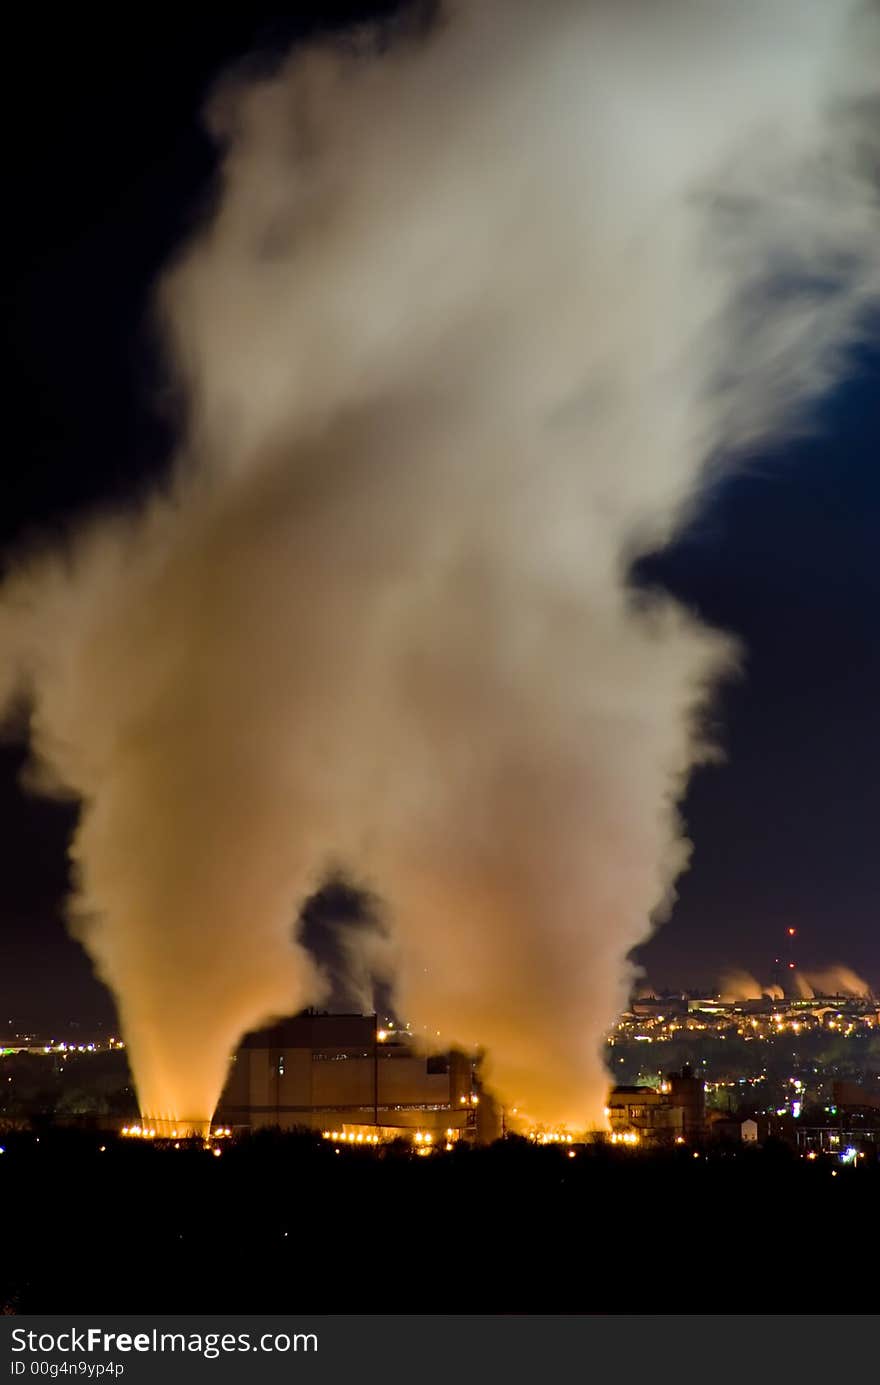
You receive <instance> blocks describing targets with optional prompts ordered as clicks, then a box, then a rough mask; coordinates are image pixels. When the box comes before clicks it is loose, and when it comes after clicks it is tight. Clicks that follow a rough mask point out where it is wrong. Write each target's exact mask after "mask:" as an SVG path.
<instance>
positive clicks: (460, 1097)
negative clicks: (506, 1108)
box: [217, 1015, 494, 1135]
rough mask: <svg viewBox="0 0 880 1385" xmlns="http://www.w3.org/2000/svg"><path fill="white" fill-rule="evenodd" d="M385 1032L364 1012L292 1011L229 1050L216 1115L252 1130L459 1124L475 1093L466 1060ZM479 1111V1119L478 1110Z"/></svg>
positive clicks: (466, 1115)
mask: <svg viewBox="0 0 880 1385" xmlns="http://www.w3.org/2000/svg"><path fill="white" fill-rule="evenodd" d="M384 1033H385V1031H382V1030H377V1029H376V1024H375V1019H374V1017H373V1016H370V1015H366V1016H365V1015H298V1016H296V1017H294V1018H292V1019H288V1020H283V1021H282V1022H281V1023H280V1024H276V1025H275V1026H273V1027H272V1028H271V1029H264V1030H261V1031H259V1032H258V1033H255V1034H249V1035H248V1036H247V1037H246V1038H245V1040H244V1041H243V1043H242V1044H241V1047H240V1048H239V1050H238V1052H237V1054H236V1055H235V1058H234V1059H233V1062H232V1066H231V1069H230V1074H229V1079H228V1081H227V1084H226V1088H225V1090H224V1093H223V1096H222V1098H221V1101H220V1106H219V1108H218V1116H217V1119H218V1120H222V1121H224V1122H225V1123H227V1124H229V1125H232V1126H234V1127H235V1126H238V1127H242V1126H247V1127H250V1128H252V1129H257V1128H259V1127H261V1126H279V1127H281V1128H282V1129H292V1128H293V1127H295V1126H308V1127H310V1128H312V1129H324V1128H326V1127H327V1126H328V1125H338V1126H340V1127H341V1126H343V1125H371V1126H379V1127H382V1128H383V1129H384V1130H385V1131H387V1130H388V1129H392V1128H400V1129H401V1130H404V1131H406V1130H412V1129H421V1130H436V1131H438V1132H444V1131H446V1130H447V1129H448V1128H449V1127H450V1126H451V1127H453V1128H454V1129H455V1130H456V1131H462V1132H464V1131H465V1130H466V1128H468V1121H469V1115H470V1118H471V1119H472V1118H473V1117H472V1113H473V1110H474V1107H473V1103H472V1098H473V1097H474V1096H475V1095H476V1094H477V1093H476V1087H475V1076H474V1073H473V1070H472V1065H471V1063H470V1062H469V1061H468V1059H467V1058H466V1057H465V1056H464V1055H462V1054H457V1053H451V1054H448V1055H447V1054H444V1055H438V1056H435V1057H428V1058H426V1057H425V1056H424V1055H423V1054H418V1053H414V1052H413V1051H412V1050H411V1048H410V1047H409V1045H408V1043H407V1042H405V1041H401V1040H400V1039H399V1038H398V1036H397V1035H394V1034H387V1035H386V1036H385V1038H384V1039H383V1038H382V1037H380V1036H381V1035H383V1034H384ZM480 1118H481V1121H480V1123H481V1127H482V1125H483V1124H484V1120H485V1118H484V1117H483V1113H482V1112H480ZM479 1133H481V1134H482V1129H481V1131H480V1132H479ZM491 1133H494V1132H490V1135H491Z"/></svg>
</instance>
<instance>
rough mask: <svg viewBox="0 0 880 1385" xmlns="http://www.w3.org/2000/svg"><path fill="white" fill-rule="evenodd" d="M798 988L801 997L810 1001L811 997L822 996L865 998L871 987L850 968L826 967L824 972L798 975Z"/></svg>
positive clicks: (868, 994)
mask: <svg viewBox="0 0 880 1385" xmlns="http://www.w3.org/2000/svg"><path fill="white" fill-rule="evenodd" d="M797 979H798V986H799V988H800V992H801V995H803V996H804V998H805V999H807V1000H812V998H813V996H817V995H818V996H822V995H846V996H854V997H862V998H864V997H866V996H870V994H871V987H870V986H869V985H868V983H867V981H863V980H862V978H861V977H860V976H857V975H856V973H855V972H854V971H853V970H852V968H851V967H844V966H840V965H837V966H833V967H826V968H825V970H824V971H811V972H808V973H807V974H806V976H801V975H798V978H797Z"/></svg>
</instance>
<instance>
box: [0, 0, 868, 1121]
mask: <svg viewBox="0 0 880 1385" xmlns="http://www.w3.org/2000/svg"><path fill="white" fill-rule="evenodd" d="M858 9H860V7H858V6H857V5H856V4H852V5H850V4H847V3H841V4H836V5H829V4H828V0H760V2H759V0H742V2H741V3H737V4H735V5H734V4H730V3H728V2H727V0H724V3H721V0H717V3H716V0H709V3H706V4H704V5H693V4H691V3H690V2H689V0H667V2H666V3H665V4H663V5H662V6H661V5H658V4H657V3H656V0H632V3H628V4H625V5H623V4H620V3H618V0H613V3H612V0H578V2H577V3H574V0H545V3H543V4H540V5H539V4H535V3H533V0H504V2H503V3H502V0H497V3H493V0H486V2H485V3H477V2H475V3H470V4H456V5H452V6H451V7H450V15H449V17H448V22H445V21H442V22H440V23H438V24H437V25H436V26H435V27H434V29H433V30H432V31H431V32H430V33H429V34H427V35H421V36H413V35H407V34H403V35H402V36H399V37H398V38H397V40H396V41H395V42H394V43H392V44H391V45H390V46H388V47H387V48H384V49H381V50H380V48H379V47H377V48H376V49H375V50H371V51H368V49H369V45H359V46H349V47H348V48H347V50H346V51H345V52H344V53H343V52H336V51H332V50H330V49H329V48H325V49H323V50H311V51H307V52H299V53H296V54H294V55H293V56H292V57H291V58H290V59H289V60H288V61H287V62H286V63H283V64H281V66H280V67H279V69H278V70H277V71H276V72H274V73H273V74H271V75H269V76H265V77H262V78H258V79H256V80H253V81H245V82H244V83H242V82H240V81H238V80H231V81H230V82H228V83H226V84H222V85H221V87H220V89H219V90H218V93H217V94H216V96H215V98H214V100H213V102H212V106H211V111H210V117H209V118H210V123H211V126H212V129H213V131H214V133H215V135H216V137H217V138H218V139H219V140H221V141H222V143H223V146H224V151H225V152H224V160H223V169H222V177H221V185H220V188H219V194H218V198H217V202H216V209H215V211H214V212H213V213H212V216H211V218H210V220H209V222H208V224H206V225H205V226H204V227H203V228H202V229H201V230H200V231H199V232H198V234H197V235H196V236H195V237H194V238H193V240H192V243H191V244H190V245H189V246H188V247H187V248H186V249H185V251H184V253H183V254H182V255H181V257H180V258H179V259H178V261H177V262H176V263H175V264H174V265H173V266H172V267H171V269H170V270H169V272H168V274H167V275H166V277H165V279H164V282H163V284H162V285H161V289H160V294H159V300H160V314H161V317H162V319H163V323H164V326H165V329H166V332H167V338H168V342H169V352H170V354H171V356H172V357H173V359H174V361H175V362H176V364H177V367H178V370H179V374H180V377H181V381H182V383H183V386H184V388H185V389H186V390H187V391H188V396H189V411H188V425H187V432H186V436H185V437H184V438H182V440H181V445H180V456H179V459H178V463H177V466H176V468H175V471H174V479H173V482H172V483H171V485H170V487H169V489H168V490H167V491H166V492H164V493H163V494H161V495H156V496H155V497H153V498H152V500H150V501H149V503H147V504H146V505H144V506H143V507H141V508H137V509H132V510H131V511H130V512H126V513H124V514H120V515H118V516H115V517H109V518H108V517H106V516H100V517H97V518H96V519H95V520H94V521H93V522H92V523H90V524H89V525H87V526H86V527H84V528H83V529H82V530H81V531H80V532H79V533H77V534H75V535H74V536H73V537H72V538H71V540H70V542H69V543H68V544H66V545H65V546H64V549H63V551H60V552H59V551H48V552H45V553H36V554H32V555H27V554H25V555H22V556H21V558H20V561H19V562H18V564H17V567H16V568H15V570H14V571H13V572H12V573H11V575H10V576H9V578H8V580H7V582H6V584H5V587H4V588H3V591H2V599H0V648H2V652H3V656H4V657H3V660H2V661H0V667H2V668H3V670H4V676H5V677H6V679H7V685H6V686H5V688H3V689H0V693H2V695H3V701H6V702H9V703H11V702H12V701H13V700H14V699H15V698H16V697H17V696H18V695H20V694H23V695H24V696H25V697H26V698H27V699H28V702H29V705H30V706H31V708H32V718H31V724H30V735H31V742H32V747H33V758H34V763H35V767H36V769H35V786H36V787H41V788H42V789H44V790H45V791H48V792H53V791H57V792H65V793H68V794H72V795H74V796H76V797H77V798H78V799H79V800H80V801H81V803H82V812H81V817H80V822H79V827H78V830H77V833H76V837H75V840H74V842H73V845H72V855H73V859H74V862H75V866H76V892H75V897H74V899H73V901H72V905H71V915H72V918H73V923H74V927H75V928H76V930H77V933H78V936H80V937H81V938H82V940H83V943H84V945H85V946H86V947H87V948H88V950H89V952H90V953H91V955H92V957H93V958H94V959H95V963H96V966H97V968H98V970H99V972H100V975H101V976H102V977H103V979H104V980H105V981H106V982H107V984H108V985H110V986H111V987H112V989H113V991H114V993H115V995H116V998H117V1001H118V1005H119V1012H120V1018H121V1023H122V1026H123V1029H124V1033H125V1037H126V1040H127V1043H128V1051H129V1055H130V1058H131V1062H132V1065H133V1070H134V1074H135V1080H136V1083H137V1088H138V1093H139V1098H140V1103H141V1107H142V1109H143V1110H144V1111H145V1112H147V1113H148V1114H149V1116H150V1117H151V1119H153V1118H155V1120H156V1121H161V1120H164V1119H168V1120H173V1121H174V1122H176V1123H189V1122H196V1123H198V1124H199V1125H201V1126H204V1124H205V1123H206V1122H207V1121H208V1119H209V1117H210V1115H211V1113H212V1111H213V1109H214V1106H215V1103H216V1101H217V1098H218V1094H219V1092H220V1089H221V1087H222V1084H223V1080H224V1076H225V1072H226V1067H227V1063H228V1060H229V1055H230V1053H231V1052H232V1050H233V1049H234V1047H235V1045H236V1043H237V1041H238V1039H239V1037H240V1035H241V1034H242V1032H243V1031H245V1030H247V1029H248V1028H251V1027H253V1026H255V1025H256V1024H258V1023H260V1022H262V1021H264V1020H267V1019H268V1018H270V1017H271V1016H273V1015H277V1014H281V1013H289V1012H291V1011H293V1010H296V1009H297V1008H299V1007H301V1006H303V1005H304V1004H306V1003H309V1002H314V1001H318V1000H320V998H321V994H322V984H323V983H322V980H321V978H320V977H319V976H318V975H317V973H316V971H315V968H314V966H313V964H312V963H311V961H310V960H309V958H308V956H307V955H306V953H305V951H304V950H303V949H302V948H301V947H300V946H299V944H298V943H296V942H295V941H293V940H292V939H291V936H290V932H291V923H292V920H293V919H294V918H295V917H296V913H297V909H298V907H299V905H300V904H301V902H302V900H303V899H304V898H305V897H306V896H307V895H308V894H309V893H310V892H311V890H312V889H313V888H314V887H315V885H316V884H317V883H318V882H319V880H320V879H321V878H322V876H323V874H324V872H325V871H326V870H327V869H328V868H329V867H331V866H334V865H336V864H338V863H342V864H343V865H345V866H346V867H348V868H349V869H350V870H351V871H352V872H353V873H354V874H355V875H356V876H357V877H358V878H360V879H363V880H365V881H366V882H367V884H368V885H369V886H370V887H371V888H372V889H373V890H374V891H375V892H377V893H378V894H380V895H381V896H382V897H383V899H384V900H385V901H386V903H387V907H388V911H389V925H390V930H391V942H390V946H389V950H388V955H387V957H386V958H385V964H386V966H387V968H388V969H389V971H392V972H393V975H394V979H395V984H396V987H397V994H398V1003H399V1006H400V1008H401V1010H402V1012H403V1013H404V1014H406V1015H408V1016H411V1017H413V1018H414V1019H416V1018H417V1019H418V1021H419V1022H420V1023H424V1024H425V1025H426V1026H427V1027H428V1029H429V1030H430V1031H431V1032H432V1033H437V1032H439V1034H440V1036H441V1040H440V1041H442V1042H448V1043H452V1042H454V1043H458V1044H461V1045H464V1046H472V1045H477V1044H480V1045H484V1046H485V1047H486V1048H487V1050H488V1060H487V1061H488V1068H489V1073H490V1077H491V1081H492V1082H493V1083H494V1084H495V1086H496V1087H497V1089H498V1091H499V1092H500V1093H501V1094H502V1095H503V1097H504V1098H505V1100H506V1101H507V1102H508V1104H509V1105H516V1106H518V1107H519V1108H520V1109H522V1110H523V1111H525V1112H527V1113H528V1115H529V1117H530V1118H531V1119H538V1120H540V1121H542V1122H544V1123H547V1124H549V1125H551V1126H558V1125H561V1124H562V1123H567V1124H568V1125H569V1126H570V1127H582V1126H584V1125H585V1124H592V1123H599V1122H601V1119H602V1117H601V1111H602V1108H603V1106H604V1099H605V1088H606V1084H607V1075H606V1073H605V1069H604V1066H603V1060H602V1049H603V1043H602V1039H603V1035H604V1033H605V1031H606V1029H607V1028H608V1026H609V1025H610V1024H611V1022H612V1021H613V1020H614V1018H615V1017H616V1015H617V1013H618V1012H619V1010H620V1009H621V1008H622V1006H623V1003H624V1002H625V999H626V995H627V992H628V989H629V985H630V981H631V968H630V965H629V962H628V960H627V959H628V956H629V953H630V951H631V949H632V948H634V947H635V946H636V945H637V944H638V943H639V942H641V941H642V940H644V939H645V938H646V936H647V935H648V934H649V932H650V929H651V926H652V922H651V921H652V919H653V920H655V921H656V920H658V919H659V918H660V917H661V916H662V913H663V910H664V909H666V908H668V906H669V903H670V901H671V899H672V897H673V885H674V881H675V879H676V877H677V875H678V874H679V872H680V871H681V870H682V869H683V868H684V867H685V865H686V863H687V859H688V854H689V844H688V842H687V841H686V839H685V837H684V835H683V833H682V828H681V824H680V822H679V819H678V816H677V811H676V804H677V802H678V800H679V799H680V797H681V795H682V793H683V791H684V788H685V785H686V783H687V779H688V776H689V774H690V772H691V769H692V767H693V766H694V764H696V763H698V762H700V761H701V760H702V759H704V758H706V756H707V755H709V754H711V753H712V750H711V747H710V746H708V745H707V743H706V738H705V735H704V730H703V728H704V715H705V712H706V708H707V704H708V702H709V699H710V698H711V695H712V691H713V689H714V687H715V686H716V684H717V681H718V679H719V678H720V677H721V676H723V675H724V674H725V672H727V671H729V670H730V669H732V668H733V667H734V665H735V662H736V658H735V651H734V649H733V647H732V645H731V643H730V642H729V641H728V640H727V639H726V638H723V637H722V636H720V635H718V634H716V633H714V632H710V631H708V630H706V629H705V628H703V627H702V626H700V624H699V623H698V622H697V620H696V619H695V618H694V617H692V616H691V615H689V614H688V613H686V612H685V611H683V610H681V609H678V608H677V607H676V606H675V605H674V603H673V602H671V601H670V600H667V599H665V598H660V597H658V598H656V599H654V600H651V601H637V600H636V599H635V598H634V596H633V595H632V593H631V592H630V590H629V589H628V587H627V583H626V573H627V570H628V564H629V562H630V560H631V559H632V558H633V557H634V556H635V555H636V554H637V553H638V552H640V551H643V550H645V549H646V548H649V547H651V546H652V545H656V544H658V543H662V542H664V541H665V540H666V539H668V538H669V537H670V536H671V535H672V534H673V533H674V532H675V529H676V527H677V526H678V525H679V524H680V522H681V521H682V518H683V517H684V516H686V515H687V514H688V512H689V509H690V507H691V506H692V505H693V503H694V501H695V495H696V492H697V490H698V486H699V481H700V477H701V475H702V473H703V468H704V463H705V460H706V458H707V457H708V456H710V455H718V453H719V451H720V450H722V449H725V448H726V449H728V451H730V450H731V449H734V448H736V447H737V446H739V445H741V444H742V445H745V444H748V445H750V446H751V445H753V444H755V443H756V442H757V441H758V440H759V439H761V438H763V437H764V436H766V435H767V434H768V433H770V432H773V431H778V430H779V429H781V428H784V427H786V426H788V424H789V422H790V421H791V420H792V418H793V416H794V413H795V410H796V409H797V407H798V405H799V404H800V402H801V401H802V399H803V398H804V397H805V396H808V395H810V394H813V393H816V392H818V391H820V390H822V389H824V388H825V387H826V386H827V385H828V383H829V381H830V380H831V378H832V375H833V371H834V368H835V367H836V364H837V362H838V359H839V355H840V348H841V346H842V345H844V344H846V343H847V341H848V340H850V338H851V337H852V336H853V335H854V333H855V331H856V329H857V324H858V321H859V318H860V315H861V314H862V312H863V311H864V310H866V309H867V308H868V307H869V306H870V305H871V304H872V303H873V302H875V301H876V297H877V289H878V257H880V223H878V216H877V203H876V195H875V192H874V189H873V185H872V184H871V182H870V179H869V176H868V173H869V171H870V169H871V167H872V164H873V166H874V167H876V163H877V150H876V140H877V130H876V128H875V127H871V126H870V125H869V124H868V123H867V117H866V116H864V112H866V111H870V109H871V101H870V99H869V98H871V97H876V96H877V95H878V94H880V92H878V80H880V79H878V74H880V54H878V52H877V34H876V28H871V27H870V26H868V27H866V28H864V30H863V31H861V32H859V31H856V30H854V31H853V32H852V33H850V30H849V28H848V25H849V23H850V21H851V20H852V18H853V15H854V14H855V13H856V11H857V10H858ZM864 22H865V24H866V25H869V21H868V18H867V17H866V18H865V21H864ZM354 47H357V49H358V51H357V52H355V51H354ZM872 141H873V145H872V143H871V142H872ZM841 266H843V267H844V268H843V269H842V268H841ZM777 274H778V275H781V276H782V277H783V278H784V280H785V283H786V286H787V288H786V293H785V294H779V293H773V292H767V293H764V292H763V291H762V289H763V288H764V287H766V285H767V284H769V283H771V282H772V281H773V278H774V276H776V275H777ZM817 283H821V284H835V285H837V288H836V291H834V292H832V291H830V290H829V291H828V292H825V293H823V294H822V295H817V294H815V293H814V292H813V291H812V289H811V285H815V284H817ZM799 285H801V286H802V288H801V289H799V287H798V286H799ZM756 303H759V304H760V308H759V309H758V310H756V308H755V304H756Z"/></svg>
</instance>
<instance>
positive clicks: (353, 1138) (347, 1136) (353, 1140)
mask: <svg viewBox="0 0 880 1385" xmlns="http://www.w3.org/2000/svg"><path fill="white" fill-rule="evenodd" d="M321 1133H322V1135H323V1138H324V1139H325V1140H341V1141H342V1143H343V1144H344V1143H345V1142H346V1141H348V1143H349V1144H353V1145H377V1144H378V1143H379V1136H378V1135H364V1134H360V1135H355V1133H354V1131H351V1130H350V1131H348V1132H346V1131H345V1130H323V1131H322V1132H321Z"/></svg>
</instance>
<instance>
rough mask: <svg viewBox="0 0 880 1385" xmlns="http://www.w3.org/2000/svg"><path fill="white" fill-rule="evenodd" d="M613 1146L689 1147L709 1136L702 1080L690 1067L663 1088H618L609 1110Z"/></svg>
mask: <svg viewBox="0 0 880 1385" xmlns="http://www.w3.org/2000/svg"><path fill="white" fill-rule="evenodd" d="M606 1115H607V1117H608V1124H609V1127H610V1130H611V1139H612V1142H613V1143H615V1144H616V1143H618V1142H622V1143H624V1144H636V1143H638V1144H650V1145H662V1144H674V1143H679V1144H685V1143H690V1142H692V1141H698V1140H701V1139H702V1138H703V1137H704V1135H705V1133H706V1098H705V1091H704V1087H703V1082H702V1079H701V1078H699V1077H695V1076H694V1074H693V1072H692V1071H691V1069H690V1068H689V1067H687V1066H685V1067H684V1068H682V1070H681V1072H680V1073H679V1072H672V1073H669V1074H668V1076H667V1077H666V1079H665V1080H664V1081H663V1082H661V1083H660V1085H659V1087H647V1086H644V1087H641V1086H637V1087H615V1088H614V1089H613V1090H612V1092H611V1094H610V1096H609V1098H608V1106H607V1108H606Z"/></svg>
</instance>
